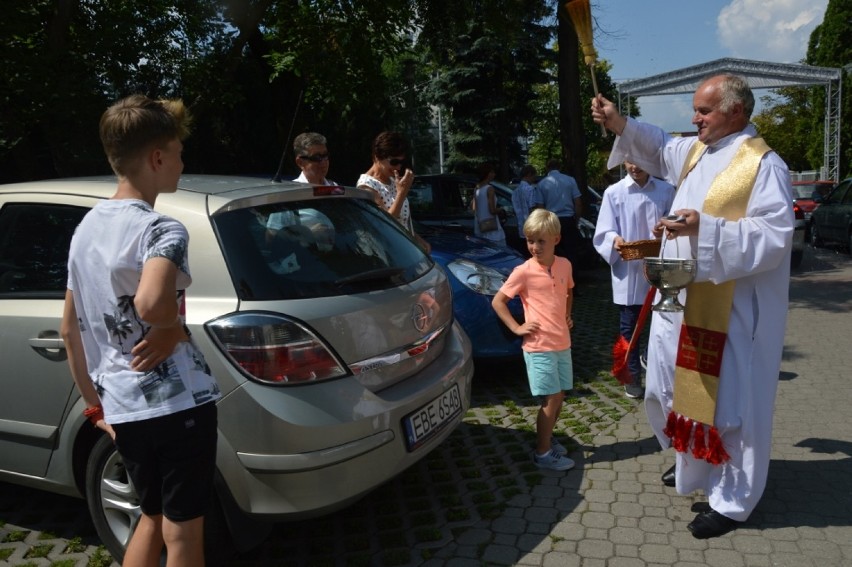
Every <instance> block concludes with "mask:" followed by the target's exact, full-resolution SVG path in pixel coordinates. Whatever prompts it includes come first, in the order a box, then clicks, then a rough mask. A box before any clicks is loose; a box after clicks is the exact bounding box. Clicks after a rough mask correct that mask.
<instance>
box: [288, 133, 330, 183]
mask: <svg viewBox="0 0 852 567" xmlns="http://www.w3.org/2000/svg"><path fill="white" fill-rule="evenodd" d="M293 154H294V155H295V156H296V165H297V166H299V169H301V170H302V173H301V175H299V177H297V178H296V179H294V180H293V181H299V182H302V183H311V184H313V185H334V184H335V183H334V181H329V180H328V179H326V177H325V176H326V175H328V166H329V158H328V147H327V146H326V140H325V136H323V135H322V134H317V133H316V132H303V133H301V134H299V135H298V136H296V139H295V140H293Z"/></svg>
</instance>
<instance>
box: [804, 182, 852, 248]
mask: <svg viewBox="0 0 852 567" xmlns="http://www.w3.org/2000/svg"><path fill="white" fill-rule="evenodd" d="M811 241H812V242H813V245H814V246H822V245H824V244H826V243H828V242H833V243H839V244H841V245H842V246H845V247H846V248H847V250H849V252H850V253H852V177H850V178H847V179H844V180H843V181H841V182H840V184H839V185H838V186H837V187H835V188H834V190H832V192H831V193H829V194H828V196H826V197H825V198H823V200H822V202H821V203H820V204H819V206H818V207H817V208H816V209H814V211H813V213H812V215H811Z"/></svg>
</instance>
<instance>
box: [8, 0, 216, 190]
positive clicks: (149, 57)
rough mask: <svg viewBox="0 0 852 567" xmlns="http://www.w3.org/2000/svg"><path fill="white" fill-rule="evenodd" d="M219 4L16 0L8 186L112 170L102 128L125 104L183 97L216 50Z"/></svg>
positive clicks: (11, 22)
mask: <svg viewBox="0 0 852 567" xmlns="http://www.w3.org/2000/svg"><path fill="white" fill-rule="evenodd" d="M212 4H213V2H208V1H205V0H187V1H186V2H182V3H180V4H179V5H176V4H174V3H173V2H167V1H160V0H151V1H148V2H144V3H142V2H97V1H95V0H52V1H51V0H11V1H8V2H6V3H5V4H4V17H3V19H2V20H0V36H2V38H3V39H2V53H0V73H2V76H3V78H4V80H3V87H2V90H0V132H2V135H0V172H2V173H0V179H2V180H4V181H10V180H22V179H35V178H44V177H55V176H59V175H76V174H83V173H93V172H99V171H100V172H107V171H108V170H109V168H108V165H107V163H106V160H105V159H104V158H103V151H102V150H101V149H100V142H99V140H98V135H97V120H98V117H99V116H100V114H101V113H102V112H103V110H104V108H106V106H107V105H108V104H109V103H110V102H112V100H114V99H115V98H117V97H118V96H122V95H125V94H130V93H132V92H145V93H147V94H150V95H152V96H156V97H163V96H175V95H177V94H179V93H180V92H181V91H182V89H183V87H184V84H183V79H182V78H183V76H184V72H185V71H187V69H188V68H189V67H191V66H192V65H193V64H194V61H195V60H196V59H197V58H199V57H203V56H204V55H205V54H206V53H207V52H208V50H209V48H210V46H211V40H210V38H211V35H212V32H211V30H212V28H213V26H214V24H211V22H213V21H214V19H213V18H212V17H210V16H211V14H212Z"/></svg>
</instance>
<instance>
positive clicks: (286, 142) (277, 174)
mask: <svg viewBox="0 0 852 567" xmlns="http://www.w3.org/2000/svg"><path fill="white" fill-rule="evenodd" d="M304 92H305V89H302V90H300V91H299V99H298V100H297V101H296V110H294V111H293V121H292V122H290V131H289V132H287V138H286V139H285V140H284V151H283V152H281V161H280V162H278V171H276V172H275V176H274V177H273V178H272V181H273V182H275V183H281V172H282V170H283V169H284V158H285V157H286V156H287V148H288V147H289V145H290V136H292V135H293V126H294V125H295V124H296V115H298V114H299V105H301V104H302V94H303V93H304Z"/></svg>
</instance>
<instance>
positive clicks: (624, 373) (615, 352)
mask: <svg viewBox="0 0 852 567" xmlns="http://www.w3.org/2000/svg"><path fill="white" fill-rule="evenodd" d="M629 350H630V343H628V342H627V339H625V338H624V337H622V336H621V335H618V338H617V339H616V340H615V344H614V345H612V375H613V376H615V378H616V379H617V380H618V381H619V382H620V383H622V384H629V383H630V382H631V381H632V380H633V377H632V376H631V375H630V369H629V368H627V351H629Z"/></svg>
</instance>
